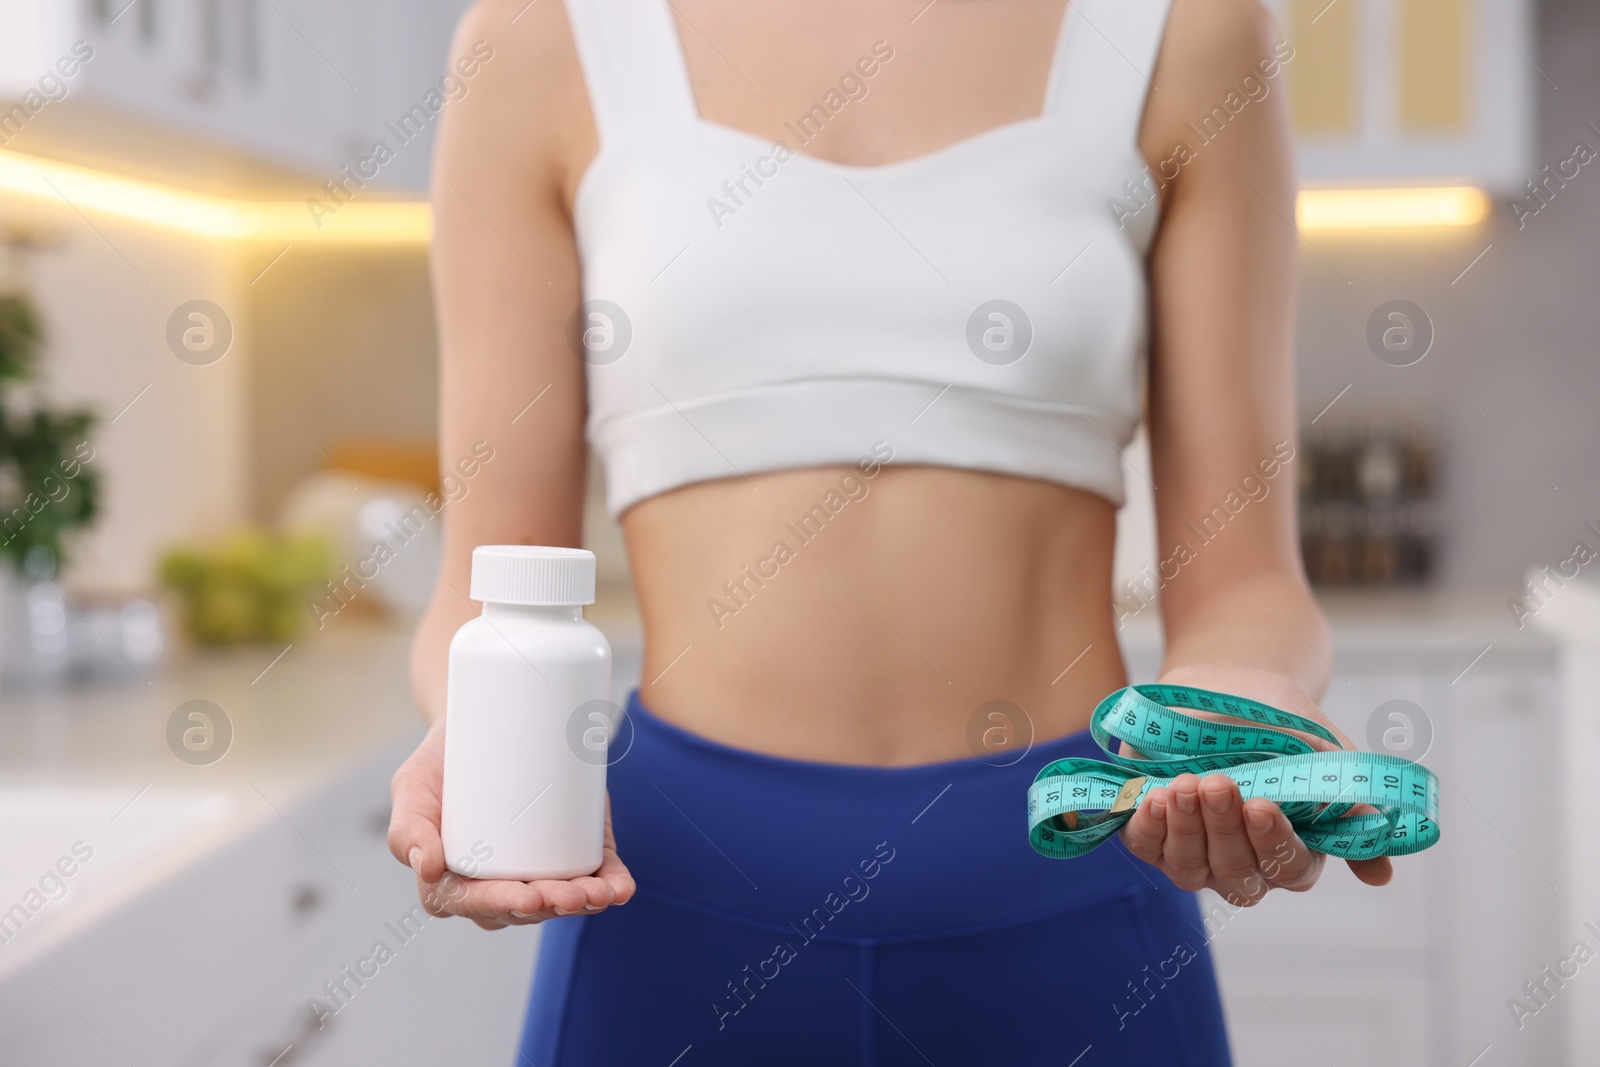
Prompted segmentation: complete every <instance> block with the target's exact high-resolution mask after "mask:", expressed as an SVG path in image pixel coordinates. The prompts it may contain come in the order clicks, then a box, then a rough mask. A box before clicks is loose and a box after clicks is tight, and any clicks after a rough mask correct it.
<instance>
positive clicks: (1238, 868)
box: [1200, 774, 1270, 907]
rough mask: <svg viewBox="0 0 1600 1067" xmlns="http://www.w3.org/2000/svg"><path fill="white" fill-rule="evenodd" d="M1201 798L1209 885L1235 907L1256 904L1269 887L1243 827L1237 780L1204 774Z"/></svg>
mask: <svg viewBox="0 0 1600 1067" xmlns="http://www.w3.org/2000/svg"><path fill="white" fill-rule="evenodd" d="M1200 799H1201V802H1202V803H1201V805H1200V807H1201V812H1202V818H1203V819H1204V821H1205V826H1206V862H1207V864H1208V865H1209V866H1210V867H1211V884H1212V887H1213V888H1215V889H1216V891H1217V892H1219V893H1221V894H1222V896H1223V898H1224V899H1225V900H1227V901H1228V903H1230V904H1233V905H1235V906H1236V907H1239V906H1248V905H1250V904H1254V903H1256V902H1257V901H1258V900H1260V899H1261V898H1262V897H1264V896H1266V895H1267V890H1268V889H1269V888H1270V887H1269V886H1268V885H1267V880H1266V878H1265V877H1263V876H1262V874H1261V872H1260V871H1259V870H1257V869H1256V867H1257V860H1256V849H1255V845H1253V844H1251V842H1250V835H1249V833H1248V832H1247V831H1246V830H1245V826H1244V801H1243V799H1241V798H1240V796H1239V785H1238V783H1237V782H1235V781H1234V780H1233V779H1232V778H1229V777H1228V776H1227V775H1225V774H1211V775H1207V776H1206V777H1205V778H1203V779H1201V781H1200Z"/></svg>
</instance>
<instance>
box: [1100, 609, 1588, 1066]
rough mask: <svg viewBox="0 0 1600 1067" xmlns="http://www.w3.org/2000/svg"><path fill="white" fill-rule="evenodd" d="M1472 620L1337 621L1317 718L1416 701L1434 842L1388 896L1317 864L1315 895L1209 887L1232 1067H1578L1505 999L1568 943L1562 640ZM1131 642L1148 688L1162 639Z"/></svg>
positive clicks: (1545, 1022)
mask: <svg viewBox="0 0 1600 1067" xmlns="http://www.w3.org/2000/svg"><path fill="white" fill-rule="evenodd" d="M1479 617H1480V618H1481V619H1482V622H1481V623H1480V624H1478V625H1465V626H1463V625H1461V624H1460V623H1458V622H1451V621H1449V620H1447V619H1446V618H1443V617H1440V618H1435V619H1432V620H1431V621H1430V620H1429V619H1427V618H1421V619H1415V620H1407V619H1405V618H1403V617H1402V618H1399V619H1396V620H1395V621H1393V622H1388V623H1385V622H1383V621H1382V613H1381V612H1379V613H1377V619H1376V620H1374V619H1372V618H1368V619H1362V620H1351V619H1348V618H1343V619H1342V618H1341V617H1340V614H1339V613H1338V612H1337V611H1335V612H1334V613H1333V629H1334V634H1335V645H1336V655H1335V662H1336V663H1337V664H1338V672H1337V673H1335V674H1334V676H1333V678H1332V681H1331V682H1330V684H1329V687H1328V692H1327V694H1326V696H1325V697H1324V700H1323V710H1324V711H1325V712H1326V713H1327V714H1328V716H1329V718H1331V719H1332V720H1333V721H1334V722H1335V723H1336V724H1337V725H1338V726H1339V727H1340V728H1341V729H1342V730H1343V731H1344V732H1345V733H1346V734H1348V735H1349V736H1350V737H1352V738H1354V739H1355V741H1356V743H1357V744H1358V745H1361V746H1362V747H1369V745H1368V741H1367V737H1368V721H1369V719H1370V718H1371V717H1372V716H1373V715H1374V713H1375V711H1376V709H1378V708H1379V706H1380V705H1383V704H1384V703H1386V702H1387V701H1391V700H1405V701H1409V702H1410V703H1412V704H1414V705H1415V706H1416V708H1417V709H1420V710H1421V714H1422V715H1423V716H1425V721H1426V722H1428V723H1430V724H1431V728H1432V734H1433V740H1432V744H1431V747H1430V748H1429V749H1428V751H1427V752H1426V754H1425V755H1423V756H1422V757H1421V760H1422V762H1423V763H1425V764H1426V765H1427V766H1428V767H1430V768H1432V769H1433V770H1434V771H1435V772H1436V773H1437V774H1438V775H1439V778H1440V783H1441V790H1442V795H1441V805H1440V827H1441V837H1440V841H1439V843H1438V844H1437V845H1435V846H1434V847H1433V848H1431V849H1429V850H1427V851H1426V852H1422V853H1419V854H1417V855H1414V856H1407V857H1401V858H1399V859H1397V860H1396V861H1395V877H1394V880H1393V881H1392V882H1391V883H1390V884H1389V885H1388V886H1385V887H1382V888H1374V887H1371V886H1367V885H1364V884H1362V883H1360V882H1359V881H1357V880H1356V878H1355V877H1354V875H1352V874H1351V873H1350V871H1349V869H1348V868H1347V867H1346V866H1345V865H1344V864H1343V863H1338V862H1335V861H1332V860H1330V861H1329V862H1328V865H1327V868H1326V870H1325V872H1324V875H1323V878H1322V880H1321V882H1320V883H1319V884H1318V885H1317V886H1316V888H1315V889H1314V890H1312V891H1311V892H1309V893H1304V894H1292V893H1282V892H1278V893H1272V894H1270V895H1269V896H1268V897H1267V899H1266V900H1265V901H1263V902H1262V903H1261V904H1259V905H1257V906H1256V907H1254V908H1247V909H1234V908H1231V907H1229V906H1228V905H1227V904H1226V903H1225V902H1223V901H1222V899H1221V898H1220V897H1218V896H1217V895H1216V894H1213V893H1210V892H1205V893H1202V912H1203V913H1204V914H1206V915H1208V916H1211V917H1213V918H1212V919H1211V921H1209V922H1208V923H1207V929H1206V931H1205V934H1204V936H1205V938H1206V939H1207V940H1208V941H1209V943H1210V945H1211V948H1212V951H1213V953H1214V954H1215V959H1216V962H1217V967H1218V971H1219V978H1220V981H1221V986H1222V992H1223V1000H1224V1005H1225V1008H1226V1011H1227V1015H1228V1022H1229V1029H1230V1034H1231V1036H1232V1040H1233V1046H1234V1053H1235V1057H1236V1059H1237V1062H1238V1063H1239V1064H1240V1065H1241V1067H1253V1065H1255V1064H1267V1063H1281V1062H1294V1063H1322V1062H1327V1063H1332V1064H1339V1065H1343V1064H1362V1065H1364V1067H1384V1065H1393V1067H1420V1065H1424V1064H1426V1065H1431V1067H1463V1065H1465V1064H1468V1063H1473V1062H1483V1063H1493V1064H1495V1065H1496V1067H1502V1065H1527V1067H1548V1065H1551V1064H1559V1063H1564V1062H1576V1061H1569V1060H1566V1059H1564V1058H1563V1036H1562V1027H1561V1022H1560V1020H1559V1019H1558V1018H1552V1017H1545V1018H1535V1019H1532V1020H1528V1021H1527V1025H1525V1026H1524V1027H1523V1028H1521V1029H1518V1028H1517V1027H1516V1025H1515V1024H1514V1022H1513V1019H1512V1016H1511V1013H1510V1012H1509V1010H1508V1008H1507V999H1508V998H1510V997H1512V996H1516V995H1521V993H1522V983H1523V982H1524V981H1526V980H1529V979H1534V978H1537V977H1538V975H1539V970H1540V968H1541V967H1543V966H1544V965H1545V964H1546V963H1550V962H1553V961H1554V960H1555V959H1556V958H1557V957H1558V956H1560V955H1562V954H1564V952H1565V949H1564V948H1563V946H1570V942H1571V940H1572V937H1573V936H1576V932H1575V931H1565V930H1562V929H1561V928H1560V923H1559V920H1558V916H1559V914H1560V899H1561V897H1560V894H1559V892H1558V890H1557V888H1556V886H1557V884H1558V881H1557V880H1558V879H1559V877H1560V874H1559V872H1560V870H1561V853H1560V851H1559V841H1558V838H1557V830H1558V827H1557V823H1556V821H1555V820H1553V819H1552V818H1551V817H1550V816H1551V813H1552V812H1553V811H1555V810H1556V809H1557V806H1558V804H1559V797H1560V790H1561V784H1560V781H1559V779H1558V777H1557V776H1556V775H1554V774H1552V773H1551V771H1552V767H1553V762H1554V761H1553V759H1552V755H1551V750H1552V746H1553V745H1554V744H1555V743H1556V742H1555V739H1556V738H1557V737H1558V736H1559V732H1560V720H1561V705H1560V699H1561V693H1560V686H1559V684H1558V676H1557V669H1556V657H1555V650H1554V647H1553V645H1552V644H1550V643H1549V642H1541V641H1538V640H1528V639H1526V638H1525V637H1517V636H1513V637H1512V638H1510V639H1507V638H1506V637H1505V636H1504V635H1502V634H1501V633H1500V627H1501V626H1502V624H1501V623H1500V622H1499V621H1498V620H1497V619H1495V618H1494V617H1493V616H1487V617H1485V616H1483V615H1482V614H1481V613H1480V616H1479ZM1506 629H1509V627H1506ZM1407 630H1409V631H1410V632H1409V633H1407V632H1406V631H1407ZM1451 630H1453V631H1455V632H1444V631H1451ZM1480 637H1482V640H1480V639H1479V638H1480ZM1486 644H1488V645H1490V646H1491V648H1490V650H1489V651H1488V652H1487V653H1485V655H1484V656H1483V657H1482V659H1481V660H1479V661H1478V662H1476V663H1473V664H1472V665H1471V666H1470V668H1469V669H1467V670H1465V671H1463V668H1464V667H1467V666H1468V664H1469V662H1471V661H1472V660H1473V657H1474V656H1475V655H1477V654H1478V653H1479V652H1480V651H1482V650H1483V649H1484V646H1485V645H1486ZM1125 647H1126V650H1127V658H1128V661H1129V666H1130V672H1131V674H1132V676H1133V678H1134V679H1135V680H1136V681H1144V680H1153V678H1154V676H1155V673H1156V671H1157V669H1158V666H1159V645H1158V643H1157V641H1156V639H1155V635H1154V634H1153V633H1152V632H1151V631H1150V630H1148V629H1147V630H1144V631H1142V632H1136V633H1134V634H1132V635H1131V638H1130V639H1129V640H1128V641H1127V643H1126V646H1125ZM1380 718H1382V717H1381V716H1380ZM1384 721H1385V723H1387V720H1386V719H1385V720H1384ZM1569 935H1570V936H1569ZM1550 1014H1551V1015H1555V1014H1556V1013H1555V1012H1552V1013H1550ZM1491 1047H1492V1053H1491V1055H1490V1056H1485V1057H1484V1058H1483V1060H1482V1061H1475V1059H1474V1058H1475V1057H1478V1056H1479V1055H1480V1054H1482V1053H1484V1052H1485V1050H1486V1049H1490V1048H1491Z"/></svg>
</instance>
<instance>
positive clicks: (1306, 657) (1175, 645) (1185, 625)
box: [1161, 572, 1333, 700]
mask: <svg viewBox="0 0 1600 1067" xmlns="http://www.w3.org/2000/svg"><path fill="white" fill-rule="evenodd" d="M1163 612H1164V621H1165V628H1166V643H1167V648H1166V656H1165V661H1164V662H1163V664H1162V668H1161V673H1162V676H1163V677H1167V676H1169V675H1171V674H1173V673H1174V672H1179V673H1191V669H1192V668H1195V667H1198V666H1200V665H1222V664H1226V665H1230V666H1236V667H1248V668H1251V669H1254V670H1263V671H1271V672H1273V673H1275V674H1281V675H1284V676H1286V677H1288V678H1290V679H1292V680H1293V681H1294V682H1295V683H1296V684H1298V685H1299V686H1300V688H1301V689H1303V690H1304V691H1305V693H1306V695H1307V696H1309V697H1310V698H1311V699H1312V700H1319V699H1321V697H1322V693H1323V691H1324V690H1325V689H1326V688H1327V685H1328V678H1329V675H1330V674H1331V673H1332V670H1333V649H1332V641H1331V639H1330V637H1329V633H1328V623H1327V620H1326V618H1324V616H1323V614H1322V609H1321V608H1319V607H1318V606H1317V602H1316V600H1315V599H1314V598H1313V597H1312V596H1311V593H1310V591H1309V590H1308V589H1307V588H1306V586H1305V583H1304V582H1302V581H1301V580H1300V579H1299V578H1297V577H1295V576H1292V575H1286V574H1277V573H1272V572H1266V573H1258V574H1254V575H1247V576H1241V577H1240V578H1239V579H1238V580H1236V581H1234V582H1231V583H1229V584H1226V585H1222V586H1219V587H1218V588H1216V589H1214V590H1211V591H1209V594H1208V595H1207V596H1205V597H1203V598H1194V600H1193V601H1192V602H1190V603H1184V604H1182V605H1181V607H1177V610H1173V611H1170V612H1169V611H1168V610H1167V606H1166V605H1163Z"/></svg>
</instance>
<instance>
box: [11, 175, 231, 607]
mask: <svg viewBox="0 0 1600 1067" xmlns="http://www.w3.org/2000/svg"><path fill="white" fill-rule="evenodd" d="M90 219H91V220H92V224H91V222H90V221H88V220H86V219H85V218H84V217H82V216H80V215H78V214H77V213H76V212H75V211H73V210H71V209H70V208H68V207H66V206H65V205H60V206H57V205H51V204H48V203H45V202H42V201H36V200H25V199H8V198H4V197H0V225H14V224H18V223H21V224H25V225H27V226H29V227H36V228H39V229H40V230H42V231H43V232H46V233H55V234H59V236H60V242H59V243H58V244H57V245H56V246H55V247H53V248H50V249H46V250H43V251H40V252H38V253H36V254H35V255H34V256H33V257H32V262H31V267H30V269H29V272H28V273H29V275H30V280H31V288H32V290H33V292H34V294H35V296H36V297H37V299H38V301H39V303H40V305H41V308H42V311H43V313H44V318H45V322H46V325H47V328H48V329H49V334H50V341H49V345H48V354H47V357H46V360H45V367H46V371H45V374H46V377H47V380H48V386H47V389H46V395H47V396H48V397H50V398H51V399H52V400H53V401H56V402H59V403H61V404H71V405H74V406H77V405H79V404H87V405H89V406H91V407H92V408H93V409H95V410H96V411H97V412H99V414H100V425H99V426H98V427H96V428H95V430H94V431H93V433H92V436H91V443H92V444H93V445H94V447H95V450H96V458H95V459H94V461H93V464H92V466H93V468H94V469H95V470H97V471H98V472H99V473H100V475H101V485H102V492H103V498H102V499H103V511H102V514H101V516H100V519H99V521H98V522H97V523H96V525H95V527H94V528H93V530H92V531H91V532H90V533H88V534H87V535H86V536H85V537H83V538H82V540H81V543H79V544H78V545H77V548H76V551H73V552H71V553H70V555H69V564H70V567H71V569H70V571H69V578H71V580H72V581H73V584H74V585H75V586H78V587H80V588H92V589H113V590H126V589H134V588H140V587H144V586H146V585H148V583H149V579H150V575H151V567H152V563H153V560H154V558H155V556H156V555H157V553H159V552H160V550H161V549H162V548H163V547H165V546H166V545H168V544H170V543H172V542H173V541H176V540H179V539H185V538H190V537H194V536H196V535H199V534H203V533H206V532H211V531H215V530H218V529H222V528H225V527H227V526H229V525H231V524H233V523H234V522H237V521H238V520H239V519H241V518H242V517H243V515H244V513H245V505H246V488H247V486H246V480H245V478H244V472H245V448H246V441H247V433H246V430H247V427H246V424H245V418H244V411H245V404H244V401H245V393H246V391H248V389H249V386H248V384H247V381H246V376H247V363H248V354H247V353H246V352H245V351H244V348H245V343H244V342H245V339H246V338H247V336H248V330H247V329H246V326H247V325H248V324H247V323H245V322H242V321H237V320H236V321H235V323H234V327H235V344H234V347H233V349H232V350H231V351H230V352H229V353H228V354H227V355H226V356H225V357H224V358H223V359H222V360H221V361H220V362H218V363H215V364H213V365H211V366H206V367H197V366H191V365H189V364H187V363H184V362H182V361H180V360H179V359H178V358H177V357H176V356H175V355H173V353H172V352H171V351H170V350H169V349H168V347H167V341H166V327H167V319H168V317H169V316H170V315H171V313H172V312H173V310H174V309H175V308H176V307H177V306H178V305H179V304H181V303H183V302H185V301H187V300H191V299H196V298H203V299H208V300H211V301H214V302H216V303H217V304H219V305H221V306H222V307H223V308H224V309H225V310H227V311H228V312H229V314H230V315H233V316H236V317H237V316H240V315H242V314H243V311H244V308H245V301H244V300H243V299H242V298H241V296H240V292H239V287H240V285H241V284H242V283H241V282H240V281H239V271H238V263H237V262H236V257H237V256H238V255H239V253H238V251H237V250H234V249H232V248H230V247H228V246H223V245H218V244H212V243H208V242H201V241H197V240H192V239H189V238H183V237H177V236H174V235H172V234H170V233H167V232H165V231H161V230H156V229H153V228H150V227H145V226H141V225H138V224H134V223H123V222H119V221H117V220H115V219H110V218H106V217H104V216H100V215H93V216H90ZM146 386H149V389H148V391H145V392H144V395H143V396H141V397H139V399H138V400H137V401H136V402H135V403H133V405H132V407H129V408H128V409H127V410H126V411H125V412H123V413H122V414H121V416H120V417H118V412H121V411H122V409H123V407H124V406H125V405H127V404H128V403H129V401H132V400H133V399H134V397H136V396H138V395H139V393H140V392H141V391H142V390H145V387H146ZM113 418H115V419H116V422H115V423H114V424H113V423H112V422H111V420H112V419H113Z"/></svg>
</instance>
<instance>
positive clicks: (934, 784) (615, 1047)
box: [518, 691, 1229, 1067]
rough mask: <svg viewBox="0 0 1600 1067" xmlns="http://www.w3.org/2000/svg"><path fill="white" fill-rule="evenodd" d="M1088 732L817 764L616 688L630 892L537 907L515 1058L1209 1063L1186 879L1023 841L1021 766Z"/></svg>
mask: <svg viewBox="0 0 1600 1067" xmlns="http://www.w3.org/2000/svg"><path fill="white" fill-rule="evenodd" d="M624 749H625V750H626V754H625V755H623V756H621V758H620V759H618V758H617V757H616V753H617V752H620V751H624ZM1098 751H1099V750H1098V749H1097V748H1096V747H1095V745H1094V742H1093V741H1092V740H1091V738H1090V737H1089V735H1088V732H1087V731H1085V732H1082V733H1077V734H1072V735H1070V736H1068V737H1063V738H1059V739H1056V740H1053V741H1048V742H1045V743H1043V744H1040V745H1036V746H1035V747H1034V749H1033V750H1032V751H1031V752H1030V753H1029V754H1028V755H1027V756H1026V757H1024V758H1022V759H1020V760H1017V761H1016V762H1015V763H1013V764H1012V765H1011V766H1007V767H1000V766H993V765H991V763H998V762H1001V761H1000V760H999V759H996V758H993V757H990V762H985V761H984V760H982V759H970V760H958V761H953V762H948V763H934V764H925V765H921V766H916V767H859V766H845V765H842V764H831V763H812V762H805V761H799V760H791V759H783V758H779V757H775V756H769V755H764V754H760V753H755V752H748V751H744V750H741V749H736V748H731V747H728V746H726V745H722V744H718V743H716V742H714V741H710V740H707V739H705V738H702V737H700V736H698V735H696V734H692V733H689V732H687V731H685V730H683V729H681V728H679V727H676V726H673V725H672V724H670V723H668V722H666V721H664V720H662V719H660V718H657V717H656V716H655V715H653V714H651V712H650V711H649V710H648V709H646V708H645V707H644V706H643V705H642V704H641V703H640V702H639V698H638V693H637V691H635V692H634V693H633V694H632V696H631V698H630V700H629V704H628V716H627V718H626V720H624V723H623V725H622V727H621V729H620V730H619V732H618V737H617V740H616V742H615V743H614V748H613V759H616V760H617V762H615V763H614V764H613V765H612V767H611V770H610V777H609V785H610V790H611V813H612V819H613V823H614V825H615V828H616V835H617V847H618V850H619V851H620V852H621V854H622V857H623V859H624V860H625V861H626V862H627V863H628V866H629V868H630V869H631V870H632V872H633V874H634V877H635V878H636V879H637V880H638V884H639V892H638V895H637V896H636V897H635V898H634V899H633V900H632V901H630V902H629V903H628V904H626V905H624V906H623V907H620V908H612V909H610V910H609V911H606V912H604V913H602V914H599V915H593V916H583V917H574V918H567V919H559V920H555V921H552V922H549V923H547V924H545V926H544V935H543V942H542V944H541V947H540V950H539V963H538V969H537V973H536V974H535V977H534V985H533V998H532V1004H531V1006H530V1009H529V1012H528V1018H527V1024H526V1028H525V1030H524V1033H523V1039H522V1048H521V1058H520V1059H519V1061H518V1062H519V1064H520V1065H524V1067H526V1065H534V1067H579V1065H581V1067H611V1065H618V1067H623V1065H626V1067H636V1065H652V1064H653V1065H656V1067H669V1065H676V1067H704V1065H713V1064H738V1065H741V1067H743V1065H748V1064H763V1065H772V1067H777V1065H786V1064H795V1065H806V1067H815V1065H819V1064H820V1065H829V1067H834V1065H847V1064H861V1065H864V1067H865V1065H873V1067H889V1065H901V1064H905V1065H918V1067H920V1065H926V1064H929V1063H934V1064H938V1065H939V1067H960V1065H964V1064H974V1065H977V1064H982V1065H996V1064H1000V1065H1016V1064H1022V1063H1024V1061H1025V1060H1029V1059H1031V1060H1036V1062H1037V1063H1038V1064H1039V1065H1041V1067H1042V1065H1045V1064H1051V1065H1057V1067H1065V1065H1067V1064H1078V1065H1080V1067H1094V1065H1096V1064H1113V1063H1114V1064H1124V1065H1129V1067H1134V1065H1138V1067H1146V1065H1169V1064H1171V1065H1178V1064H1187V1065H1190V1067H1222V1065H1226V1064H1228V1063H1229V1058H1228V1045H1227V1036H1226V1034H1225V1032H1224V1029H1223V1021H1222V1007H1221V1003H1220V1000H1219V997H1218V995H1217V985H1216V977H1215V975H1214V973H1213V971H1212V967H1211V957H1210V953H1209V951H1208V949H1207V947H1206V937H1205V930H1204V927H1203V926H1202V924H1201V921H1200V914H1199V909H1198V907H1197V906H1196V901H1195V897H1194V895H1193V894H1191V893H1185V892H1182V891H1180V890H1178V889H1176V888H1174V887H1173V886H1172V885H1171V883H1169V882H1168V881H1166V879H1165V878H1164V877H1163V876H1162V875H1161V874H1159V873H1158V872H1156V871H1155V870H1153V869H1152V868H1150V867H1147V866H1146V865H1145V864H1143V863H1141V862H1140V861H1138V860H1135V859H1133V858H1132V857H1131V856H1129V855H1128V854H1127V852H1125V851H1124V850H1123V848H1122V845H1121V842H1120V841H1112V842H1109V843H1107V844H1106V845H1104V846H1102V847H1101V848H1100V849H1099V850H1097V851H1096V852H1094V853H1093V854H1091V855H1089V856H1085V857H1083V858H1080V859H1075V860H1070V861H1056V860H1048V859H1045V858H1044V857H1042V856H1039V855H1036V854H1035V853H1034V852H1033V851H1032V849H1030V848H1029V846H1028V842H1027V834H1026V819H1025V817H1024V812H1025V807H1026V804H1025V797H1026V794H1027V785H1028V782H1029V781H1030V780H1031V779H1032V776H1033V774H1034V773H1035V772H1036V771H1037V770H1038V768H1039V767H1040V766H1042V765H1043V764H1045V763H1046V762H1048V761H1049V760H1052V759H1059V758H1061V757H1064V756H1069V755H1088V756H1092V755H1095V754H1097V753H1098ZM1006 758H1007V759H1012V758H1014V757H1011V756H1008V757H1006ZM1080 1055H1081V1056H1082V1059H1081V1060H1080V1059H1075V1058H1074V1057H1078V1056H1080Z"/></svg>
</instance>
